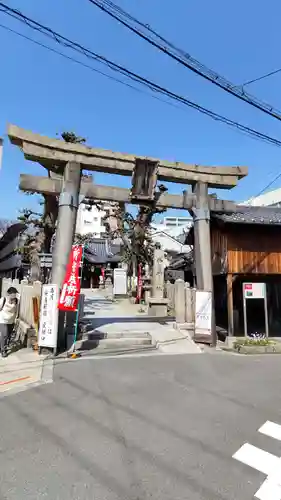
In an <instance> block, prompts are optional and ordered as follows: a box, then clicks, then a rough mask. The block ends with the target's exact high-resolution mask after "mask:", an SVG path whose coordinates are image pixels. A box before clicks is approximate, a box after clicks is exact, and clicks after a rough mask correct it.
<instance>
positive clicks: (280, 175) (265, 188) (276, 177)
mask: <svg viewBox="0 0 281 500" xmlns="http://www.w3.org/2000/svg"><path fill="white" fill-rule="evenodd" d="M280 177H281V172H280V173H279V174H277V175H276V176H275V177H274V179H272V181H270V182H269V183H268V184H267V185H266V186H265V187H264V188H262V189H261V191H259V192H258V193H257V194H256V195H255V196H253V197H252V198H251V199H252V200H253V199H254V198H258V196H261V195H262V194H263V193H264V192H265V191H267V190H268V188H270V187H271V186H272V185H273V184H274V183H275V182H276V181H277V180H278V179H280Z"/></svg>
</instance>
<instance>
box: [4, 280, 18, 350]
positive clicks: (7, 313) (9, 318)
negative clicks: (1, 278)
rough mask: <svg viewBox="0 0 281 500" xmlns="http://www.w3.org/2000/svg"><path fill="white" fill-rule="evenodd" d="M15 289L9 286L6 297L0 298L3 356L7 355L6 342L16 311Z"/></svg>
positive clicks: (9, 336)
mask: <svg viewBox="0 0 281 500" xmlns="http://www.w3.org/2000/svg"><path fill="white" fill-rule="evenodd" d="M17 293H18V291H17V289H16V288H14V287H13V286H11V287H10V288H8V290H7V294H6V297H2V298H1V299H0V349H1V355H2V357H3V358H5V357H6V356H7V348H8V344H9V341H10V338H11V335H12V332H13V328H14V325H15V321H16V317H17V312H18V298H17Z"/></svg>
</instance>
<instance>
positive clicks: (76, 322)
mask: <svg viewBox="0 0 281 500" xmlns="http://www.w3.org/2000/svg"><path fill="white" fill-rule="evenodd" d="M84 248H85V245H83V247H82V257H81V261H80V273H81V276H79V279H80V294H79V301H78V307H77V311H76V319H75V329H74V340H73V354H74V353H75V350H76V342H77V336H78V326H79V311H80V295H81V281H82V271H83V263H84Z"/></svg>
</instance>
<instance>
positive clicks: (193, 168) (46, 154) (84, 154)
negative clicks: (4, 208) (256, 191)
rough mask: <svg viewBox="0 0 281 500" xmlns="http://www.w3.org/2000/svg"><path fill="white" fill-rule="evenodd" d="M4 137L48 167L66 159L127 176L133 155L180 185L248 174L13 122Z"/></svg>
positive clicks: (231, 181) (227, 183) (227, 184)
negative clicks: (94, 144) (95, 144)
mask: <svg viewBox="0 0 281 500" xmlns="http://www.w3.org/2000/svg"><path fill="white" fill-rule="evenodd" d="M8 136H9V139H10V141H11V143H12V144H15V145H16V146H19V147H20V148H21V150H22V151H23V153H24V156H25V158H26V159H27V160H31V161H37V162H39V163H41V164H42V165H44V167H46V168H48V169H50V170H52V169H54V167H55V166H57V167H58V166H59V167H64V165H65V164H66V163H67V162H77V163H79V164H80V165H81V167H82V168H85V169H87V170H94V171H97V172H105V173H111V174H120V175H126V176H131V175H132V173H133V169H134V166H135V162H136V158H144V159H146V160H149V161H152V162H156V163H157V164H158V179H160V180H165V181H168V182H176V183H180V184H195V183H196V182H199V181H201V182H205V183H207V184H208V185H209V186H210V187H215V188H223V189H231V188H233V187H234V186H236V185H237V183H238V181H239V179H241V178H243V177H245V176H246V175H247V174H248V169H247V167H239V166H237V167H203V166H201V165H196V164H191V165H189V164H186V163H182V162H172V161H166V160H160V159H157V158H150V157H143V156H135V155H132V154H123V153H115V152H113V151H109V150H105V149H98V148H91V147H88V146H85V145H82V144H73V143H69V142H65V141H63V140H59V139H51V138H49V137H45V136H41V135H39V134H34V133H33V132H30V131H29V130H25V129H23V128H20V127H17V126H16V125H8Z"/></svg>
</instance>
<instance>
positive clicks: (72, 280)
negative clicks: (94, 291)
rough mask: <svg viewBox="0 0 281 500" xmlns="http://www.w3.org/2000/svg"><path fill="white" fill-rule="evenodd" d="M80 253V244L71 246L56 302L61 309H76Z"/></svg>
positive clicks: (81, 250)
mask: <svg viewBox="0 0 281 500" xmlns="http://www.w3.org/2000/svg"><path fill="white" fill-rule="evenodd" d="M82 255H83V248H82V246H78V245H75V246H73V247H72V250H71V253H70V256H69V262H68V266H67V269H66V275H65V279H64V282H63V286H62V291H61V295H60V299H59V304H58V308H59V309H60V310H61V311H76V310H77V307H78V301H79V294H80V288H81V284H80V277H79V269H80V266H81V260H82Z"/></svg>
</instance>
